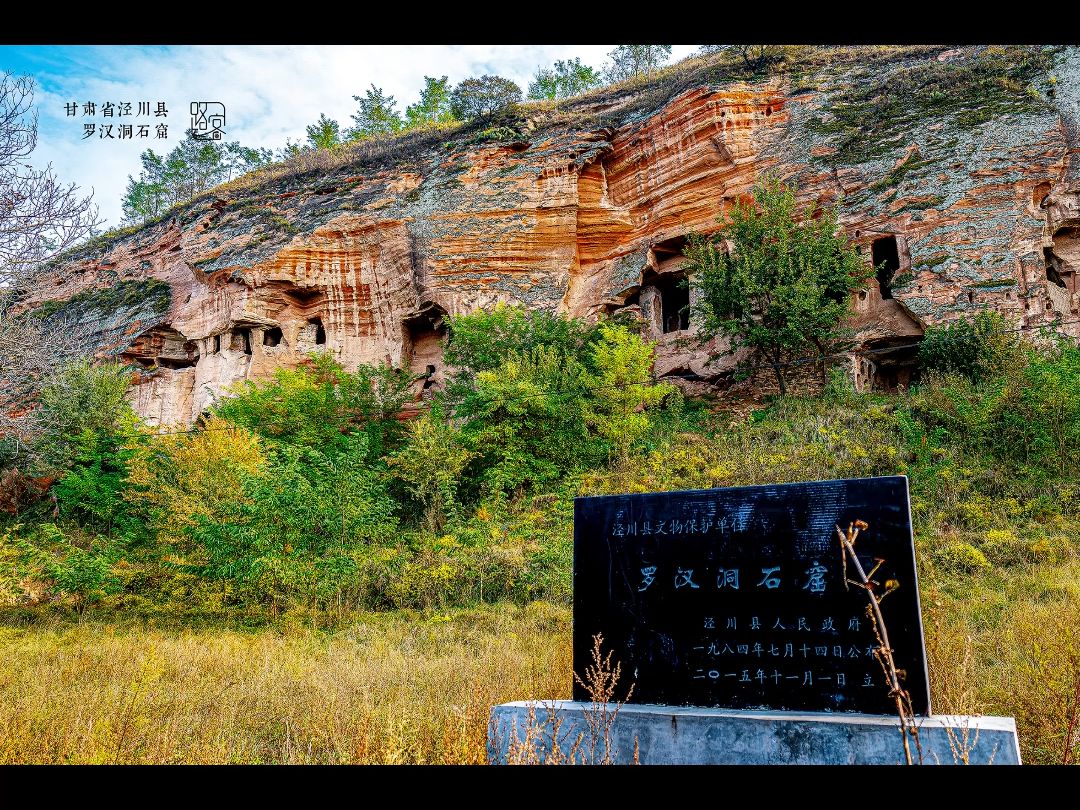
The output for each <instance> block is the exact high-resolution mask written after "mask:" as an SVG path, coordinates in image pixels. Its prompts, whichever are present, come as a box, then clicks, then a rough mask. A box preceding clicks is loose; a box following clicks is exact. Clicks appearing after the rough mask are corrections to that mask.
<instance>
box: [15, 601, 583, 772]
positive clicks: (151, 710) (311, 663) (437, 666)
mask: <svg viewBox="0 0 1080 810" xmlns="http://www.w3.org/2000/svg"><path fill="white" fill-rule="evenodd" d="M0 648H2V649H3V656H2V659H0V763H481V762H484V760H485V742H486V734H487V715H488V710H489V708H490V706H491V705H492V704H495V703H500V702H504V701H508V700H520V699H524V698H529V697H569V692H570V678H571V661H570V612H569V610H568V609H565V608H556V607H552V606H550V605H546V604H543V603H536V604H533V605H530V606H528V607H525V608H517V607H514V606H512V605H501V606H495V607H487V608H483V609H478V610H470V611H457V612H455V613H454V614H453V615H452V616H451V615H446V614H435V615H433V616H428V617H423V616H420V615H419V614H406V613H396V614H383V615H371V616H366V617H363V618H362V619H360V620H358V621H356V622H355V623H353V624H351V625H349V626H347V627H343V628H342V629H338V630H334V631H323V630H319V629H314V628H312V627H310V626H306V627H305V626H304V625H302V624H296V625H291V626H290V625H289V624H287V623H284V624H279V625H278V626H275V627H271V628H261V629H255V630H236V629H220V628H210V629H200V630H182V629H155V628H154V627H153V626H150V625H146V624H142V625H129V626H126V627H121V626H109V625H106V624H102V623H100V622H98V621H94V622H90V621H87V622H83V623H70V622H69V623H63V624H61V623H55V624H54V625H53V626H49V625H47V624H46V625H41V624H34V625H33V626H24V627H13V626H12V625H11V624H10V623H9V624H7V625H0Z"/></svg>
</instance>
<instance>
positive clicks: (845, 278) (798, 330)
mask: <svg viewBox="0 0 1080 810" xmlns="http://www.w3.org/2000/svg"><path fill="white" fill-rule="evenodd" d="M753 200H754V201H753V204H750V203H746V202H743V201H742V200H740V201H738V202H737V203H736V205H735V207H734V208H733V209H732V210H731V211H730V212H729V214H728V216H727V219H726V221H724V222H723V225H722V227H721V229H720V231H719V232H718V233H717V234H716V235H714V236H712V237H709V238H706V237H703V236H700V235H694V236H693V237H692V238H691V239H690V240H689V244H688V246H687V248H686V251H685V253H686V257H687V263H686V268H687V271H688V275H690V276H691V277H692V278H693V279H694V283H695V284H697V285H698V287H699V289H700V291H701V306H700V311H701V313H702V314H703V316H704V320H705V324H704V327H705V328H704V335H706V336H712V335H716V334H720V335H723V336H725V337H727V338H730V340H731V351H732V352H734V351H735V350H736V349H740V348H744V347H745V348H748V349H751V350H752V362H754V363H758V362H764V363H767V364H768V365H770V366H771V367H772V369H773V372H774V373H775V375H776V382H777V385H778V386H779V389H780V394H781V396H783V395H784V394H786V393H787V385H786V371H785V363H786V362H787V361H789V360H792V359H794V358H795V357H796V356H798V355H800V354H802V353H805V352H807V351H808V350H811V349H815V350H817V352H818V353H819V354H821V355H827V354H829V353H831V352H832V351H834V350H835V346H836V345H837V344H838V342H839V341H840V339H841V338H842V337H843V336H844V335H845V334H846V330H845V328H844V326H843V321H844V319H845V318H846V317H847V316H848V315H849V314H850V312H851V302H850V296H851V293H852V292H853V291H854V290H855V289H857V288H858V286H859V285H860V284H861V283H863V282H864V281H865V280H866V279H867V278H868V277H869V273H870V270H869V268H868V267H867V266H866V264H865V263H864V262H863V260H862V258H861V257H860V256H859V254H858V252H857V251H856V250H855V248H854V247H853V246H852V245H851V244H850V243H849V242H848V240H847V238H846V236H845V235H844V234H843V233H842V232H841V231H839V229H838V226H837V215H836V211H835V210H834V209H817V208H816V207H814V206H811V208H810V210H809V211H807V212H806V216H805V217H804V218H799V217H798V216H797V211H796V202H795V189H794V187H792V186H787V185H785V184H783V183H781V182H780V181H779V180H775V179H770V180H767V181H766V182H764V183H763V184H759V185H758V186H756V187H755V188H754V192H753ZM725 241H730V242H731V244H732V245H733V249H732V250H730V251H729V250H727V249H726V246H725Z"/></svg>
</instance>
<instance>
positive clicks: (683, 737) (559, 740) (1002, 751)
mask: <svg viewBox="0 0 1080 810" xmlns="http://www.w3.org/2000/svg"><path fill="white" fill-rule="evenodd" d="M530 708H531V710H532V713H533V719H532V722H531V723H530V717H529V715H530ZM603 719H604V718H603V715H602V714H601V713H598V712H595V711H593V707H592V705H591V704H589V703H579V702H575V701H570V700H556V701H530V702H516V703H504V704H502V705H501V706H495V707H494V708H492V710H491V733H490V735H489V741H488V759H489V761H490V762H492V763H496V764H501V763H506V762H507V761H508V760H509V761H511V762H514V761H518V762H520V761H534V762H535V761H537V760H539V761H541V762H542V761H544V759H546V758H547V754H548V752H549V751H551V750H552V736H553V729H555V734H554V736H555V737H556V745H557V746H558V749H559V751H560V752H561V754H562V756H563V757H564V758H565V757H566V756H567V755H568V754H569V753H570V751H571V749H572V748H574V747H575V742H576V743H577V745H576V751H575V759H576V760H577V761H578V762H584V763H590V762H596V763H599V762H602V761H603V760H604V757H605V753H606V752H607V751H608V746H607V745H605V739H604V738H605V734H604V732H603V730H602V723H603ZM598 721H599V722H598ZM530 725H531V726H532V730H531V732H530V730H529V729H530ZM918 726H919V741H920V743H921V746H922V755H923V763H924V764H929V765H936V764H941V765H952V764H962V762H963V760H964V757H965V756H966V758H967V761H968V762H969V763H971V764H973V765H974V764H995V765H1018V764H1020V747H1019V743H1018V741H1017V736H1016V723H1015V721H1014V720H1013V719H1012V718H1011V717H965V716H955V715H934V716H931V717H922V718H919V719H918ZM606 737H607V740H608V742H609V745H610V759H612V760H614V762H615V763H616V764H630V763H632V762H633V761H634V748H635V743H636V746H637V751H638V761H639V762H640V763H641V764H643V765H891V764H902V763H903V762H904V750H903V741H902V736H901V733H900V725H899V721H898V720H897V718H895V717H888V716H881V715H868V714H840V713H837V714H831V713H825V712H823V713H806V712H774V711H736V710H732V709H705V708H697V707H686V706H651V705H624V706H622V707H621V708H620V709H619V712H618V715H617V716H616V717H615V719H614V722H612V723H611V724H610V732H609V733H608V734H607V735H606ZM912 755H913V756H915V752H914V750H913V752H912Z"/></svg>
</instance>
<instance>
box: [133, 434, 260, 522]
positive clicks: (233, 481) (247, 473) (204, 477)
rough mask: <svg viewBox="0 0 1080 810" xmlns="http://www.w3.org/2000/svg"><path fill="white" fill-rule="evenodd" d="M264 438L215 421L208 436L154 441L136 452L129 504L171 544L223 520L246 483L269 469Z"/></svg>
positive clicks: (164, 437)
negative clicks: (195, 529)
mask: <svg viewBox="0 0 1080 810" xmlns="http://www.w3.org/2000/svg"><path fill="white" fill-rule="evenodd" d="M267 463H268V461H267V458H266V454H265V453H264V452H263V448H262V443H261V442H260V441H259V437H258V436H256V435H255V434H254V433H252V432H251V431H249V430H247V429H245V428H242V427H239V426H237V425H232V424H229V423H228V422H225V421H224V420H221V419H211V420H210V421H209V422H208V423H207V424H206V426H205V427H204V428H203V429H202V430H197V431H194V432H191V433H165V434H162V435H160V436H153V437H148V438H147V440H145V441H142V442H139V443H138V444H137V445H136V446H135V447H134V449H133V453H132V457H131V459H130V461H129V462H128V465H127V466H128V474H127V479H126V481H125V485H126V486H125V491H124V498H125V499H126V500H127V501H128V502H130V503H131V504H133V506H134V507H135V508H136V509H137V510H138V511H139V512H141V513H142V514H143V515H144V516H145V518H146V522H147V524H148V527H149V528H150V529H151V530H152V531H154V532H155V533H160V534H161V535H162V536H163V538H164V539H165V540H166V541H167V542H169V543H182V542H183V541H185V540H186V539H187V538H186V537H185V535H184V532H185V531H186V530H188V529H190V528H192V527H194V526H195V525H197V524H198V521H199V519H200V518H206V519H208V520H221V519H223V518H224V517H225V516H226V514H227V512H228V510H229V509H231V508H232V506H233V504H234V502H235V501H236V500H237V498H239V497H240V494H241V491H242V489H243V484H244V480H245V477H251V476H254V475H258V474H259V473H261V472H263V471H264V469H265V467H266V466H267Z"/></svg>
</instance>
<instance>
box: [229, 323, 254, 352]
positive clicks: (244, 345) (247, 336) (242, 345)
mask: <svg viewBox="0 0 1080 810" xmlns="http://www.w3.org/2000/svg"><path fill="white" fill-rule="evenodd" d="M229 350H230V351H234V352H243V353H244V354H251V330H250V329H237V330H236V331H234V332H233V333H232V337H231V338H230V340H229Z"/></svg>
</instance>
